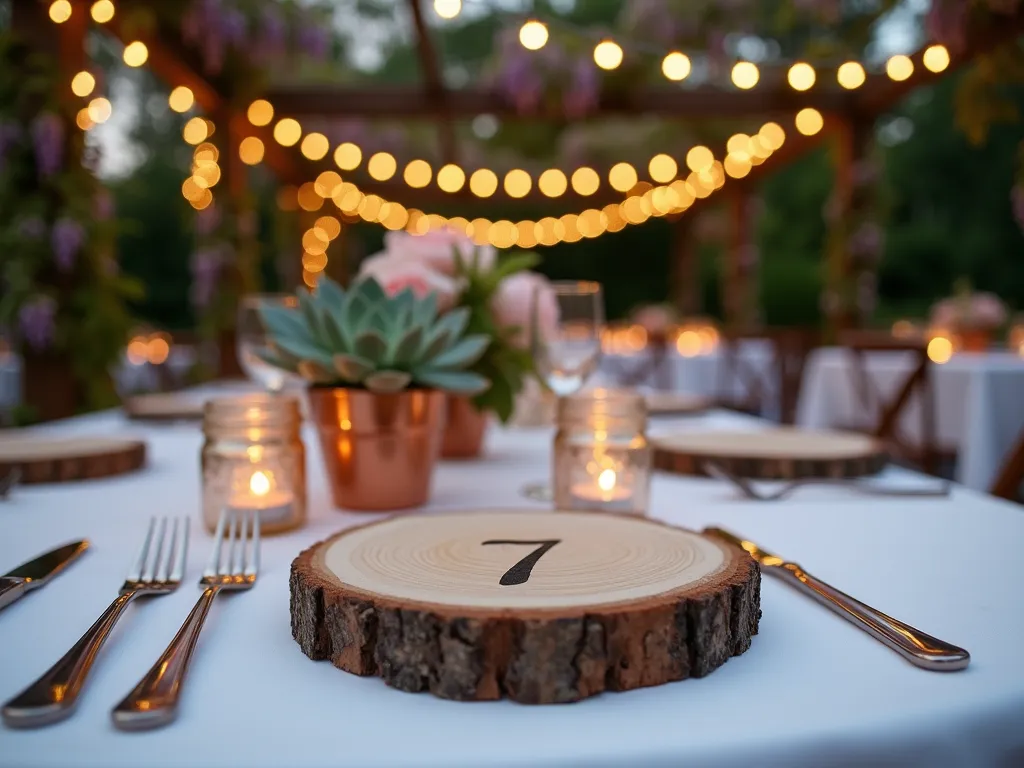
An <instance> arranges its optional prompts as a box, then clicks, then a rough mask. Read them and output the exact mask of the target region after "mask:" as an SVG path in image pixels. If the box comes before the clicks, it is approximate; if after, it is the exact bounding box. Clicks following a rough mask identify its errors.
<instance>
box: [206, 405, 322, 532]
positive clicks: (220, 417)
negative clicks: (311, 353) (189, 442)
mask: <svg viewBox="0 0 1024 768" xmlns="http://www.w3.org/2000/svg"><path fill="white" fill-rule="evenodd" d="M301 424H302V414H301V411H300V408H299V402H298V400H296V399H295V398H292V397H283V396H281V395H261V394H257V395H245V396H242V397H232V398H218V399H214V400H210V401H209V402H207V403H206V406H205V408H204V411H203V435H204V436H205V438H206V440H205V442H204V443H203V450H202V455H201V463H202V484H203V488H202V497H203V498H202V503H203V523H204V525H205V526H206V529H207V530H208V531H211V532H213V531H214V530H215V529H216V528H217V520H218V519H219V518H220V514H221V511H222V510H224V509H229V508H230V509H235V510H239V511H255V512H257V513H258V514H259V518H260V531H261V532H262V533H276V532H279V531H287V530H290V529H292V528H296V527H298V526H300V525H302V524H303V523H305V522H306V448H305V446H304V445H303V444H302V438H301V436H300V434H299V428H300V426H301Z"/></svg>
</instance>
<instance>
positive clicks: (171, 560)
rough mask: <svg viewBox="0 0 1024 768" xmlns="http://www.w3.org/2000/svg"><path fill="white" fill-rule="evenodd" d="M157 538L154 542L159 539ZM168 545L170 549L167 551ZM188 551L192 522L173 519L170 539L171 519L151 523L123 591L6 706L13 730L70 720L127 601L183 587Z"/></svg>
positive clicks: (5, 717) (4, 714) (4, 710)
mask: <svg viewBox="0 0 1024 768" xmlns="http://www.w3.org/2000/svg"><path fill="white" fill-rule="evenodd" d="M154 535H155V539H154ZM165 543H166V545H167V546H166V547H165ZM187 553H188V519H187V518H181V524H180V525H179V520H178V519H177V518H175V519H174V522H173V525H172V528H171V535H170V537H169V539H168V537H167V518H161V519H160V522H159V524H158V523H157V521H156V519H155V518H154V519H152V520H150V523H149V529H148V530H147V531H146V540H145V541H144V542H143V543H142V550H141V551H140V552H139V556H138V557H137V558H136V560H135V563H134V565H133V566H132V568H131V570H129V571H128V575H127V576H126V577H125V581H124V584H122V585H121V590H120V593H119V594H118V597H117V599H116V600H114V602H112V603H111V604H110V607H109V608H107V610H105V611H104V612H103V615H101V616H100V617H99V618H98V619H97V620H96V623H95V624H93V625H92V627H90V628H89V631H88V632H86V633H85V634H84V635H82V639H81V640H79V641H78V642H77V643H75V645H74V647H73V648H72V649H71V650H70V651H68V652H67V653H66V654H64V657H63V658H62V659H61V660H60V661H58V662H57V663H56V664H54V665H53V666H52V667H50V669H49V670H48V671H46V672H45V673H44V674H43V676H42V677H40V678H39V679H38V680H36V681H35V682H34V683H32V685H30V686H29V687H28V688H26V689H25V690H24V691H22V692H21V693H19V694H18V695H17V696H15V697H14V698H13V699H11V700H10V701H8V702H7V703H6V704H4V707H3V719H4V722H5V723H6V724H7V725H8V726H9V727H11V728H34V727H37V726H40V725H49V724H50V723H56V722H59V721H61V720H64V719H65V718H67V717H69V716H70V715H71V713H72V712H74V710H75V705H76V704H77V703H78V695H79V693H81V690H82V686H83V685H84V684H85V680H86V678H87V677H88V675H89V671H90V670H91V669H92V665H93V662H95V661H96V657H97V655H98V654H99V652H100V649H101V648H102V647H103V644H104V642H106V640H107V637H109V636H110V631H111V630H112V629H113V628H114V625H115V624H116V623H117V620H118V619H119V618H121V614H122V613H124V609H125V608H127V607H128V603H130V602H131V601H132V600H134V599H135V598H136V597H139V596H142V595H166V594H168V593H170V592H173V591H174V590H175V589H177V588H178V585H179V584H180V583H181V577H182V574H183V573H184V571H185V558H186V555H187Z"/></svg>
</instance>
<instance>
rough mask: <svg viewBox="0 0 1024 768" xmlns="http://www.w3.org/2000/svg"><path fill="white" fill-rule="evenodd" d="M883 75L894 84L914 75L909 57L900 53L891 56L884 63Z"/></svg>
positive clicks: (912, 64) (912, 63)
mask: <svg viewBox="0 0 1024 768" xmlns="http://www.w3.org/2000/svg"><path fill="white" fill-rule="evenodd" d="M885 74H887V75H888V76H889V77H890V79H892V80H895V81H896V82H900V81H902V80H906V79H907V78H908V77H910V76H911V75H912V74H914V62H913V61H911V59H910V57H909V56H904V55H903V54H902V53H899V54H897V55H895V56H891V57H889V60H888V61H887V62H885Z"/></svg>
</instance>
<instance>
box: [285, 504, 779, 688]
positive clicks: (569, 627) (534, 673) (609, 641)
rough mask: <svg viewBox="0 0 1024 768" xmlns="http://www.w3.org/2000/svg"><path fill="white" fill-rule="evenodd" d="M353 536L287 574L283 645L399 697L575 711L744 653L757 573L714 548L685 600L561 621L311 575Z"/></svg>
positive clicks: (752, 625)
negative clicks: (568, 705) (371, 678)
mask: <svg viewBox="0 0 1024 768" xmlns="http://www.w3.org/2000/svg"><path fill="white" fill-rule="evenodd" d="M560 514H564V513H560ZM382 522H383V521H382ZM650 522H656V521H650ZM375 524H377V523H371V525H375ZM351 530H354V529H348V530H346V531H343V532H342V533H340V534H336V535H335V536H332V537H331V538H329V539H326V540H325V541H322V542H320V543H318V544H315V545H313V546H312V547H310V548H309V549H307V550H305V551H304V552H302V553H301V554H300V555H299V556H298V557H297V558H296V559H295V561H294V562H293V563H292V568H291V575H290V579H289V590H290V594H291V624H292V636H293V637H294V638H295V640H296V642H298V644H299V647H300V648H301V649H302V652H303V653H305V654H306V655H307V656H308V657H309V658H311V659H314V660H329V661H331V663H332V664H333V665H334V666H336V667H338V668H339V669H342V670H345V671H346V672H351V673H353V674H357V675H378V676H379V677H381V679H383V680H384V682H385V683H387V684H388V685H390V686H392V687H395V688H398V689H400V690H403V691H409V692H420V691H430V692H431V693H433V694H434V695H436V696H439V697H441V698H446V699H456V700H478V701H481V700H492V699H499V698H501V697H502V696H507V697H508V698H510V699H513V700H514V701H517V702H520V703H524V704H548V703H563V702H572V701H578V700H580V699H583V698H586V697H588V696H593V695H595V694H598V693H600V692H602V691H604V690H612V691H626V690H630V689H633V688H640V687H645V686H651V685H661V684H663V683H667V682H672V681H675V680H683V679H685V678H687V677H703V676H705V675H707V674H709V673H710V672H712V671H713V670H715V669H717V668H718V667H720V666H721V665H722V664H724V663H725V662H726V661H727V660H728V659H729V658H730V657H732V656H737V655H739V654H741V653H743V652H744V651H746V650H747V649H748V648H749V647H750V643H751V638H752V637H753V635H755V634H757V629H758V621H759V620H760V616H761V609H760V585H761V573H760V569H759V568H758V566H757V563H756V562H755V561H754V560H753V559H752V558H751V557H749V555H747V553H745V552H743V551H742V550H739V549H737V548H735V547H732V546H730V545H728V544H725V543H723V542H719V541H717V540H713V541H715V543H716V544H718V545H719V546H721V547H722V548H723V550H725V552H726V553H727V558H726V564H725V566H724V567H723V568H722V569H721V570H720V571H718V572H717V573H716V574H712V575H711V576H710V577H708V578H707V579H704V580H702V581H701V582H698V583H697V584H696V585H688V586H687V588H685V589H683V590H677V591H675V592H668V593H664V594H662V595H655V596H652V597H649V598H644V599H642V600H637V601H631V602H625V603H617V604H608V605H600V606H583V607H580V608H578V609H565V610H561V611H551V610H535V611H528V612H524V611H520V610H517V611H510V610H507V609H506V610H502V611H496V610H491V611H487V610H482V609H465V610H460V609H458V608H457V607H454V606H442V605H433V604H420V603H411V602H403V601H400V600H395V599H389V598H386V597H384V596H380V595H373V594H369V593H365V592H362V591H361V590H357V589H354V588H351V587H348V586H346V585H343V584H342V583H341V582H339V581H338V580H337V579H334V578H333V577H332V576H329V575H327V574H325V573H324V572H323V571H322V570H318V569H317V568H316V567H315V566H316V557H317V554H318V553H319V552H322V551H323V549H325V548H326V547H327V546H329V544H330V543H331V542H333V541H334V539H336V538H338V536H343V535H345V534H346V533H348V532H350V531H351Z"/></svg>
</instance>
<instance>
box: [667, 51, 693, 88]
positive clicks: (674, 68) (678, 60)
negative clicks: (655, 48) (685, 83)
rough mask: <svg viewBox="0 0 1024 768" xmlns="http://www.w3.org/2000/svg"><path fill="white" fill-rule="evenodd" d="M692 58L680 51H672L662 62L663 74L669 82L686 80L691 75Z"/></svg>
mask: <svg viewBox="0 0 1024 768" xmlns="http://www.w3.org/2000/svg"><path fill="white" fill-rule="evenodd" d="M690 68H691V67H690V57H689V56H687V55H686V54H685V53H680V52H679V51H672V53H670V54H669V55H668V56H666V57H665V58H664V59H662V60H661V72H662V74H663V75H665V77H667V78H668V79H669V80H675V81H677V82H678V81H679V80H685V79H686V78H687V77H688V76H689V74H690Z"/></svg>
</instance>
